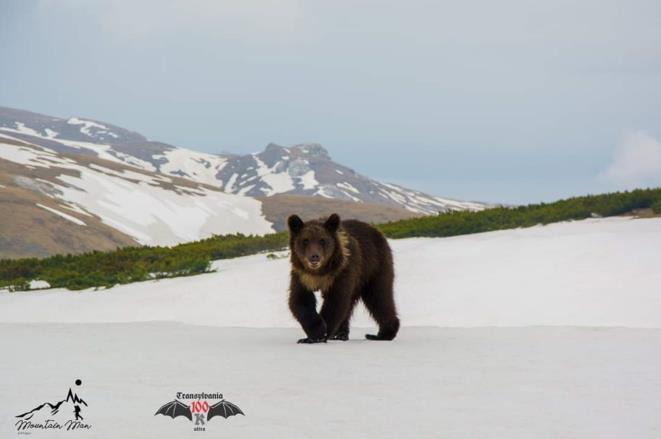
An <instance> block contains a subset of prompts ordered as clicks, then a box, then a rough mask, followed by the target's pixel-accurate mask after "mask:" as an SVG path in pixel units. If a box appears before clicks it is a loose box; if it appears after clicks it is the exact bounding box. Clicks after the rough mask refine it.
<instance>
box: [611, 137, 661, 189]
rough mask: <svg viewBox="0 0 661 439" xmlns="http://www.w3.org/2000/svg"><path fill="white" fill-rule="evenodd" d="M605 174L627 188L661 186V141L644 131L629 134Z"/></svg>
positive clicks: (618, 147)
mask: <svg viewBox="0 0 661 439" xmlns="http://www.w3.org/2000/svg"><path fill="white" fill-rule="evenodd" d="M603 176H604V177H606V178H607V179H608V180H609V181H611V182H612V183H615V184H617V185H618V186H620V187H624V188H627V189H630V188H634V187H646V186H661V143H659V141H658V140H656V139H655V138H653V137H652V136H650V135H649V134H647V133H645V132H643V131H638V132H634V133H630V134H628V135H627V136H626V137H625V138H624V139H623V141H622V142H620V144H619V145H618V146H617V148H616V150H615V154H614V156H613V162H612V163H611V165H610V166H609V167H608V169H606V171H605V172H604V173H603Z"/></svg>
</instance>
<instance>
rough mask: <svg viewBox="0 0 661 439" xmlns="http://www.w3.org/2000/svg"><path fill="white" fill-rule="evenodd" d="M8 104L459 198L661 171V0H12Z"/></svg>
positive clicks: (569, 190) (545, 190)
mask: <svg viewBox="0 0 661 439" xmlns="http://www.w3.org/2000/svg"><path fill="white" fill-rule="evenodd" d="M0 105H5V106H10V107H17V108H23V109H28V110H32V111H36V112H41V113H46V114H51V115H55V116H65V117H68V116H73V115H77V116H84V117H89V118H94V119H99V120H103V121H106V122H111V123H114V124H116V125H120V126H123V127H125V128H129V129H133V130H136V131H139V132H141V133H142V134H144V135H146V136H147V137H149V138H151V139H155V140H161V141H165V142H168V143H172V144H174V145H177V146H182V147H188V148H192V149H197V150H202V151H207V152H220V151H230V152H236V153H247V152H255V151H258V150H261V149H262V148H263V147H264V146H265V145H266V144H267V143H269V142H276V143H279V144H282V145H291V144H295V143H301V142H319V143H321V144H323V145H324V146H325V147H326V148H327V149H328V150H329V151H330V153H331V156H332V157H333V158H334V159H336V160H337V161H339V162H341V163H343V164H346V165H348V166H350V167H353V168H354V169H356V170H357V171H358V172H361V173H363V174H366V175H368V176H371V177H376V178H379V179H382V180H385V181H391V182H396V183H400V184H403V185H406V186H410V187H412V188H416V189H421V190H424V191H426V192H429V193H432V194H436V195H442V196H450V197H455V198H461V199H471V200H485V201H500V202H512V203H520V202H532V201H540V200H552V199H556V198H559V197H565V196H568V195H579V194H585V193H590V192H591V193H594V192H602V191H607V190H614V189H622V188H627V187H635V186H648V185H661V144H660V143H659V140H660V139H661V1H659V0H650V1H648V0H620V1H611V0H585V1H581V0H571V1H566V0H553V1H545V2H539V1H532V0H530V1H514V0H500V1H493V0H465V1H461V2H456V1H452V2H450V1H448V2H444V1H419V0H407V1H401V0H398V1H383V0H378V1H377V0H375V1H363V0H351V1H341V0H333V1H327V0H324V1H322V0H319V1H303V0H301V1H296V0H277V1H266V0H264V1H255V0H236V1H231V2H230V1H201V0H185V1H166V0H163V1H157V0H153V1H147V0H132V1H104V0H95V1H88V0H41V1H38V0H0Z"/></svg>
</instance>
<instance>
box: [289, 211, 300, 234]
mask: <svg viewBox="0 0 661 439" xmlns="http://www.w3.org/2000/svg"><path fill="white" fill-rule="evenodd" d="M287 225H288V226H289V231H290V232H291V234H292V235H295V234H297V233H298V232H300V231H301V229H302V228H303V220H302V219H301V218H300V217H299V216H298V215H292V216H290V217H289V218H288V219H287Z"/></svg>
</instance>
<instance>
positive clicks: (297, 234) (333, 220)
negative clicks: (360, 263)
mask: <svg viewBox="0 0 661 439" xmlns="http://www.w3.org/2000/svg"><path fill="white" fill-rule="evenodd" d="M287 224H288V226H289V248H290V250H291V261H292V264H294V266H295V267H297V268H299V269H303V270H305V271H307V272H311V273H320V272H322V271H326V270H327V269H329V268H332V267H333V266H335V265H337V264H339V263H340V262H342V258H343V257H344V256H343V246H346V243H345V242H342V239H341V238H342V236H343V234H341V233H340V231H339V228H340V217H339V216H338V215H337V214H336V213H334V214H332V215H331V216H329V217H328V219H326V220H325V221H322V220H312V221H307V222H303V220H302V219H301V218H300V217H299V216H298V215H292V216H290V217H289V219H288V220H287Z"/></svg>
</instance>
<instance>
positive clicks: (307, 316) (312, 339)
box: [289, 274, 327, 344]
mask: <svg viewBox="0 0 661 439" xmlns="http://www.w3.org/2000/svg"><path fill="white" fill-rule="evenodd" d="M289 309H290V310H291V312H292V314H293V315H294V318H295V319H296V320H298V322H299V323H300V324H301V327H302V328H303V330H304V331H305V334H306V335H307V337H306V338H302V339H300V340H298V343H306V344H310V343H325V342H326V338H327V331H326V322H325V321H324V319H322V318H321V316H320V315H319V314H318V313H317V298H316V297H315V296H314V293H313V292H312V291H308V290H307V289H306V288H305V287H304V286H303V285H301V283H300V282H299V281H298V279H297V278H296V276H295V275H293V274H292V281H291V287H290V291H289Z"/></svg>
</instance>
